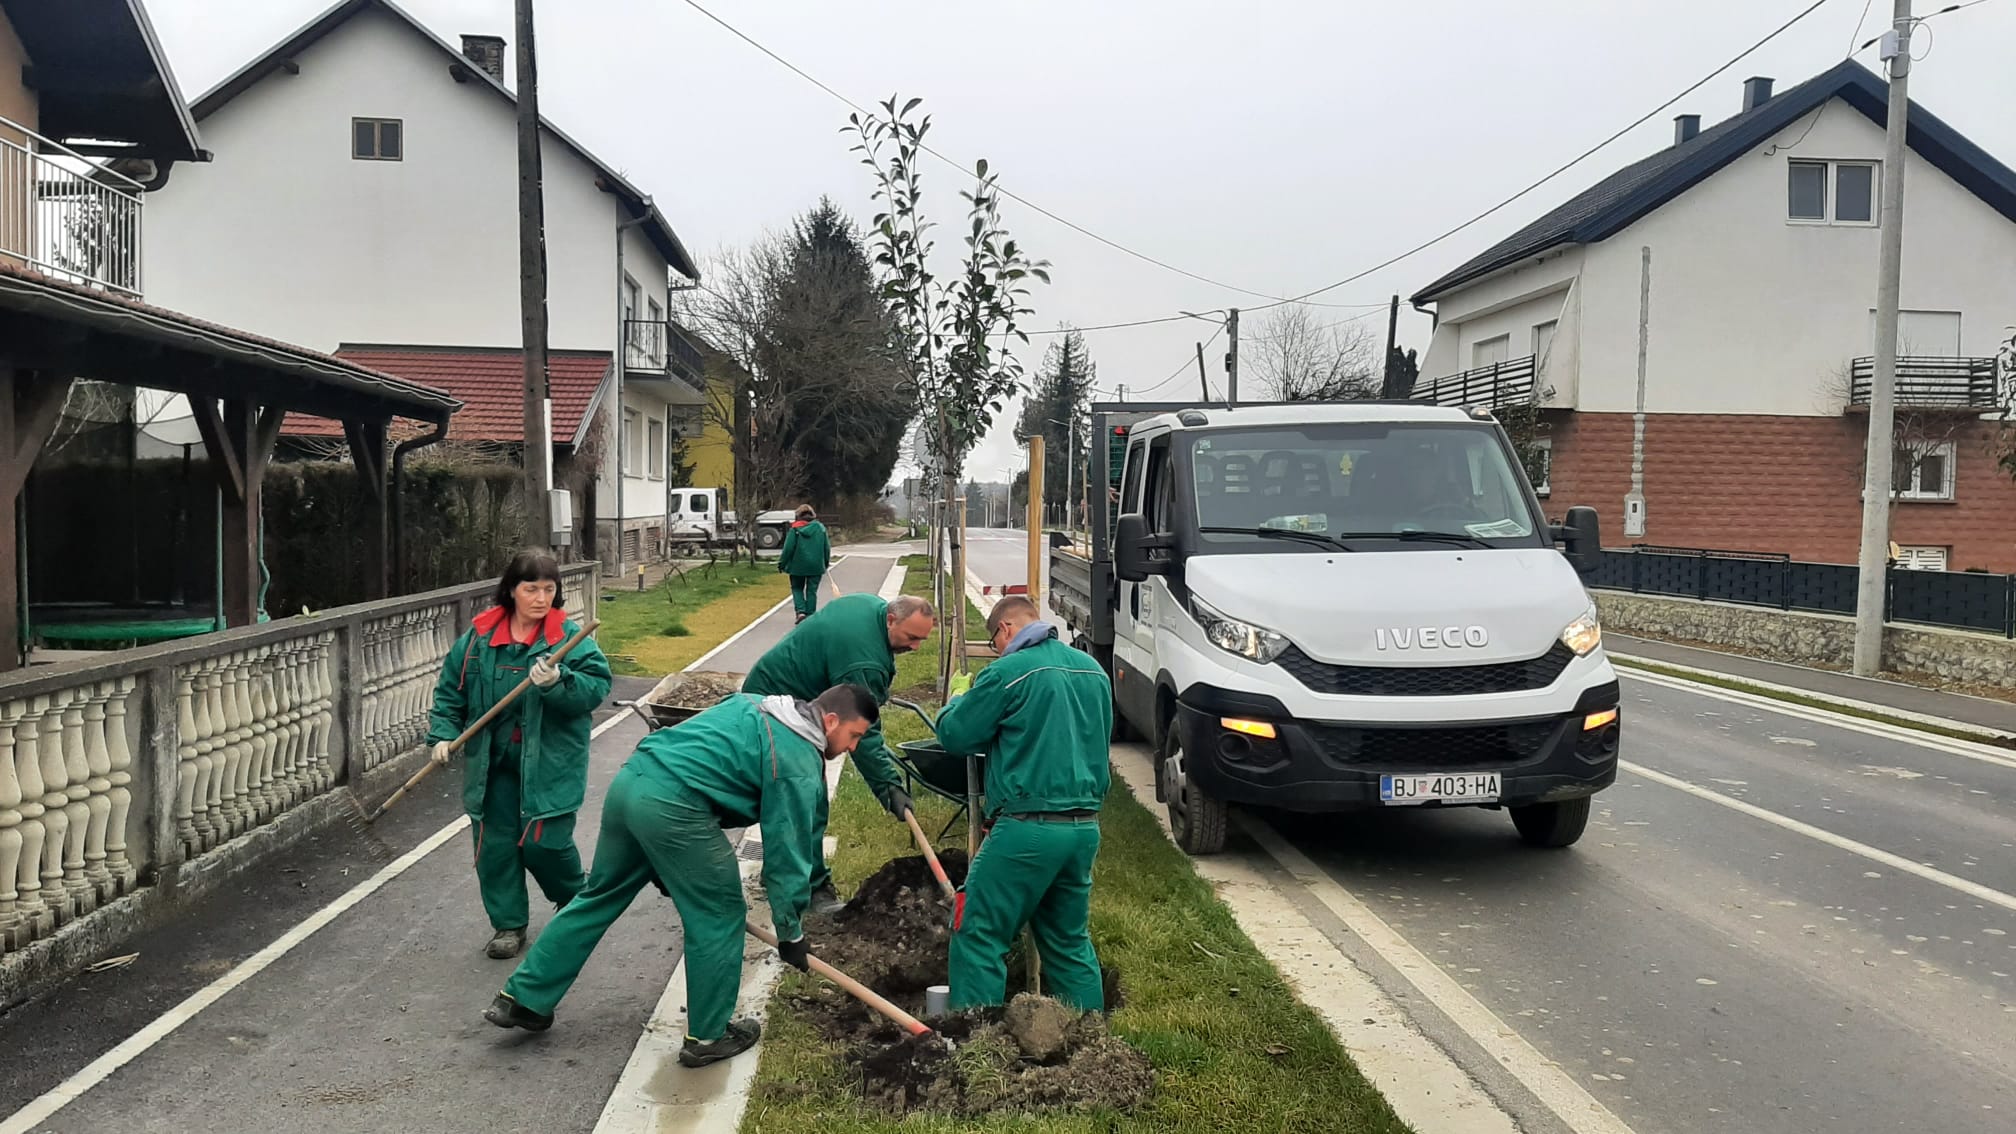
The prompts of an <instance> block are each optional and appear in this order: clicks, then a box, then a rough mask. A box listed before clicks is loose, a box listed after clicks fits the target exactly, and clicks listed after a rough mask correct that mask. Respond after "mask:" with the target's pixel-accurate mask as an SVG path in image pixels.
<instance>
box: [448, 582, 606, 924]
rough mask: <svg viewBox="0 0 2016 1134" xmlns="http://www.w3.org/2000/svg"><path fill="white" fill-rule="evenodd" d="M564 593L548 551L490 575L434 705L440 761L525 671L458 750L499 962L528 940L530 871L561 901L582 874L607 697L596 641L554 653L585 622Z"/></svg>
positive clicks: (479, 881)
mask: <svg viewBox="0 0 2016 1134" xmlns="http://www.w3.org/2000/svg"><path fill="white" fill-rule="evenodd" d="M563 601H564V598H563V596H562V595H561V593H560V564H559V562H558V561H556V560H555V559H554V558H553V557H552V556H551V555H548V554H547V553H545V552H543V551H521V552H519V553H518V556H517V558H515V559H513V560H512V561H511V566H509V567H508V568H506V569H505V571H504V577H503V578H502V579H500V580H498V582H497V596H496V603H495V604H494V605H493V606H491V607H490V608H489V609H488V610H485V611H484V612H483V613H481V614H479V615H477V616H476V617H475V619H474V620H473V621H472V622H471V623H470V626H469V629H468V630H466V631H464V632H463V634H462V636H461V637H460V638H458V639H456V641H455V646H454V648H453V649H451V650H449V651H448V658H447V660H446V661H445V662H444V663H443V664H442V666H441V680H440V683H439V684H437V685H436V686H435V688H434V710H433V712H432V713H431V714H429V725H428V730H427V739H428V741H429V742H430V743H432V744H433V746H434V762H435V763H437V764H446V763H447V762H448V761H449V760H450V759H452V758H453V757H454V756H455V753H454V752H453V751H451V750H450V747H449V746H450V744H451V743H452V742H453V741H454V739H455V738H456V737H457V736H460V735H461V734H462V730H463V729H465V728H468V727H469V726H470V725H471V724H473V723H475V721H476V720H477V718H479V717H481V716H482V715H483V714H484V713H486V712H488V711H490V708H491V707H492V706H494V705H495V704H497V702H499V701H501V700H503V699H504V696H505V694H507V693H509V692H510V691H511V690H512V689H514V688H516V687H517V685H518V683H519V682H521V681H524V680H525V679H526V678H528V677H529V678H531V680H532V687H531V688H529V689H527V690H526V691H525V693H524V694H523V695H522V696H520V697H519V698H518V699H517V700H516V701H513V702H512V703H511V706H510V707H509V708H507V709H505V710H504V711H503V712H502V713H499V714H498V715H497V719H496V720H495V721H493V722H491V724H490V725H489V727H487V728H485V729H484V730H483V731H482V732H479V733H477V734H476V735H475V736H473V737H470V738H469V743H468V744H466V745H464V746H463V748H462V750H461V755H462V757H463V760H464V764H463V780H462V806H463V809H464V810H466V811H467V812H468V813H469V819H470V821H471V829H472V831H473V834H474V836H475V840H476V882H477V885H478V886H479V887H480V888H481V890H482V893H483V909H484V911H485V912H486V913H488V914H489V915H490V926H491V928H492V929H493V930H495V934H494V935H493V936H492V937H491V938H490V944H489V946H488V947H487V948H486V949H485V952H487V953H488V954H489V955H490V956H492V957H494V958H496V959H498V960H500V961H502V960H509V959H510V958H513V957H516V956H517V955H518V954H519V953H520V952H522V951H523V950H524V948H525V928H526V926H527V925H528V924H529V923H530V920H531V918H530V914H529V911H528V909H527V905H526V892H525V875H526V874H530V875H532V878H533V880H534V881H536V882H538V883H539V890H540V892H541V893H543V894H545V895H546V900H547V901H550V902H552V903H553V905H554V908H556V909H557V908H559V907H560V906H564V905H566V904H567V902H568V900H569V899H571V898H573V897H574V895H575V894H576V893H577V892H579V891H580V889H581V885H582V882H583V878H582V874H581V852H580V851H578V850H577V849H575V846H574V813H575V812H576V811H579V810H580V809H581V800H582V797H583V796H584V795H585V794H586V793H587V788H588V731H589V728H588V726H589V715H590V714H591V713H593V712H594V711H595V707H596V706H597V705H600V704H601V703H602V699H603V698H605V697H607V696H608V695H609V660H608V659H607V658H605V657H603V656H602V651H601V650H600V649H597V648H596V646H595V642H594V640H593V639H589V640H587V641H584V642H582V643H581V644H580V645H578V646H576V647H574V649H573V650H572V651H571V652H570V653H568V655H567V656H566V657H565V658H563V659H561V661H560V663H559V664H558V665H555V664H554V663H553V662H552V661H551V660H549V656H550V655H551V653H552V652H553V651H554V650H555V649H557V648H558V647H559V645H560V643H562V642H564V641H566V640H567V639H568V638H569V637H571V636H572V635H573V634H574V633H575V632H576V631H577V630H579V629H580V627H579V626H577V625H575V623H574V622H573V621H572V620H570V619H569V618H568V617H567V616H566V614H565V613H564V612H563V611H562V610H561V604H562V602H563Z"/></svg>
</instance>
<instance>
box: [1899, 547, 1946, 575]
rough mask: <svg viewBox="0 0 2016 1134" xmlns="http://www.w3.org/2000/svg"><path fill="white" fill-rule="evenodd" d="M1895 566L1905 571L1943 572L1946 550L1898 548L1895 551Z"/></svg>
mask: <svg viewBox="0 0 2016 1134" xmlns="http://www.w3.org/2000/svg"><path fill="white" fill-rule="evenodd" d="M1897 566H1899V567H1902V568H1903V569H1905V570H1906V571H1944V570H1945V569H1946V549H1945V548H1943V547H1900V548H1898V549H1897Z"/></svg>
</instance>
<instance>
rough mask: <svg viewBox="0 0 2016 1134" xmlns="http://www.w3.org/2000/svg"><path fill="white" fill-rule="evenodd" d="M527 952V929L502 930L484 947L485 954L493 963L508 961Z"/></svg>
mask: <svg viewBox="0 0 2016 1134" xmlns="http://www.w3.org/2000/svg"><path fill="white" fill-rule="evenodd" d="M524 951H525V929H524V927H522V926H521V927H519V928H517V929H500V930H498V931H497V935H496V936H495V937H492V938H491V939H490V944H488V945H485V946H484V947H483V952H484V953H485V954H487V955H488V956H489V957H490V959H491V960H493V961H508V960H510V959H511V958H513V957H515V956H517V955H518V954H520V953H523V952H524Z"/></svg>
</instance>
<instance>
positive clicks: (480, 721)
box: [364, 618, 602, 823]
mask: <svg viewBox="0 0 2016 1134" xmlns="http://www.w3.org/2000/svg"><path fill="white" fill-rule="evenodd" d="M600 625H602V623H600V622H599V621H597V620H595V619H593V618H591V619H589V620H588V622H587V624H586V625H584V626H582V627H581V629H579V630H576V631H575V632H574V636H573V637H572V638H569V639H567V640H566V641H565V642H562V643H560V648H559V649H557V650H555V651H553V654H552V656H551V657H550V659H549V660H550V661H552V663H553V664H554V665H559V664H560V659H561V658H564V657H566V656H567V653H568V651H570V650H572V649H573V648H574V647H576V646H578V645H580V644H581V643H582V642H584V641H586V640H587V638H588V635H590V634H593V633H594V632H595V628H596V627H597V626H600ZM531 687H532V678H531V677H529V676H528V677H526V678H525V679H524V680H522V681H520V682H519V683H518V684H517V686H516V687H515V688H513V689H512V690H511V692H509V693H506V694H504V697H503V699H501V700H499V701H498V702H497V703H496V704H495V705H492V706H490V711H489V712H487V713H484V714H483V715H482V716H480V717H477V718H476V723H475V724H472V725H470V726H469V727H468V728H465V729H463V730H462V735H461V736H458V737H456V738H455V739H454V740H453V741H451V742H450V743H451V745H452V747H453V750H454V751H456V752H460V751H462V746H463V745H465V744H467V743H469V741H470V740H472V739H474V738H475V736H476V734H477V733H479V732H482V731H483V730H484V729H486V728H489V727H490V722H491V721H494V720H496V719H497V714H499V713H501V712H503V711H504V710H505V709H507V708H509V707H510V705H511V703H512V702H513V701H516V700H517V699H518V698H519V697H520V696H521V695H522V694H523V693H524V692H525V690H527V689H529V688H531ZM440 766H441V765H439V764H436V763H435V762H434V761H432V760H429V761H427V763H426V764H425V765H424V766H422V767H421V769H420V770H419V771H417V772H415V773H413V778H412V779H410V780H407V781H406V782H405V784H404V785H402V786H401V787H400V788H399V790H398V791H395V792H393V793H392V798H390V799H388V800H386V801H385V802H383V803H381V804H379V805H378V807H377V809H376V810H374V811H372V812H371V814H369V815H366V816H365V817H364V821H365V822H366V823H376V822H377V821H378V817H379V816H380V815H383V814H385V812H386V811H387V810H389V809H390V808H391V806H392V805H393V804H395V803H397V802H399V801H400V799H402V798H404V797H405V795H406V793H407V792H409V791H412V790H413V789H414V788H416V787H418V786H419V785H420V781H421V780H424V779H426V778H427V777H428V776H430V775H432V774H434V769H436V768H438V767H440Z"/></svg>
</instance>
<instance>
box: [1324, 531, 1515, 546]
mask: <svg viewBox="0 0 2016 1134" xmlns="http://www.w3.org/2000/svg"><path fill="white" fill-rule="evenodd" d="M1337 538H1338V539H1397V540H1400V541H1402V542H1405V543H1460V544H1462V545H1464V546H1466V547H1486V548H1488V547H1490V546H1491V545H1490V544H1488V543H1486V542H1484V541H1483V540H1482V539H1479V538H1478V537H1476V536H1473V535H1466V534H1464V533H1462V532H1423V531H1405V532H1338V533H1337Z"/></svg>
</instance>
